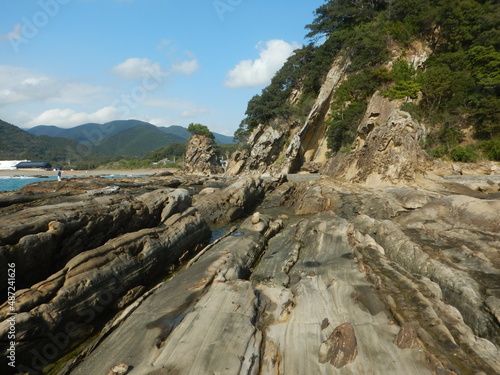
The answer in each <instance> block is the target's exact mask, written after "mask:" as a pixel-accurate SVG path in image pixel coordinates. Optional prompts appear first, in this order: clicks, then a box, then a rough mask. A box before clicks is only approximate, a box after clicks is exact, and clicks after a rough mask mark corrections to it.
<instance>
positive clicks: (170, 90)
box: [0, 0, 324, 135]
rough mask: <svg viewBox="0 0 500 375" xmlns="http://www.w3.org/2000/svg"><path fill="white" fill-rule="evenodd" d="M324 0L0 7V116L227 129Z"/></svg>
mask: <svg viewBox="0 0 500 375" xmlns="http://www.w3.org/2000/svg"><path fill="white" fill-rule="evenodd" d="M323 3H324V0H307V1H306V0H17V1H2V2H0V119H2V120H4V121H7V122H9V123H11V124H14V125H16V126H19V127H21V128H30V127H34V126H37V125H56V126H59V127H64V128H69V127H73V126H77V125H81V124H84V123H88V122H95V123H105V122H108V121H113V120H126V119H138V120H142V121H148V122H150V123H152V124H154V125H157V126H170V125H181V126H185V127H187V126H188V125H189V124H190V123H193V122H194V123H201V124H204V125H206V126H208V127H209V129H210V130H211V131H213V132H217V133H221V134H225V135H233V133H234V131H235V130H236V129H237V128H238V125H239V124H240V122H241V120H242V119H243V118H244V117H245V111H246V107H247V103H248V101H249V100H250V99H251V98H252V97H253V96H254V95H256V94H260V93H261V91H262V89H263V88H265V87H266V86H267V85H268V84H269V82H270V80H271V78H272V77H273V75H274V73H275V72H276V71H277V70H278V69H279V68H280V67H281V66H282V65H283V63H284V62H285V61H286V59H287V58H288V57H289V56H290V55H291V54H292V53H293V50H294V49H296V48H299V47H300V46H302V45H303V44H307V43H308V40H307V39H305V35H306V34H307V30H306V29H305V25H307V24H309V23H311V22H312V21H313V19H314V14H313V13H314V10H315V9H317V8H318V7H319V6H320V5H322V4H323Z"/></svg>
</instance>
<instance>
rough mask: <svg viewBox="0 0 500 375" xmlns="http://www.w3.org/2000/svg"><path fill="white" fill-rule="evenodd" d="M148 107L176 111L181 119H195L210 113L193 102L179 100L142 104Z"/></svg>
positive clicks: (151, 100)
mask: <svg viewBox="0 0 500 375" xmlns="http://www.w3.org/2000/svg"><path fill="white" fill-rule="evenodd" d="M144 104H145V105H148V106H150V107H160V108H163V109H168V110H173V111H176V112H177V113H178V115H179V117H181V118H196V117H199V116H202V115H206V114H210V113H212V111H211V110H210V109H208V108H205V107H201V106H199V105H197V104H196V103H194V102H191V101H188V100H179V99H149V100H146V101H145V102H144Z"/></svg>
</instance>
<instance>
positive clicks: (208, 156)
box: [184, 134, 224, 174]
mask: <svg viewBox="0 0 500 375" xmlns="http://www.w3.org/2000/svg"><path fill="white" fill-rule="evenodd" d="M214 145H215V142H214V141H213V140H212V139H210V138H209V137H207V136H204V135H199V134H193V135H192V136H191V138H190V139H189V143H188V145H187V148H186V158H185V160H184V171H185V173H202V174H217V173H222V172H224V170H223V168H222V165H221V163H220V161H219V158H218V157H217V154H216V152H215V150H214Z"/></svg>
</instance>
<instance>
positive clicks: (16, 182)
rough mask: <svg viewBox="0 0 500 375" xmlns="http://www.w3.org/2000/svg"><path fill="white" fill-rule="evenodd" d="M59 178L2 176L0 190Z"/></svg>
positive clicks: (10, 189)
mask: <svg viewBox="0 0 500 375" xmlns="http://www.w3.org/2000/svg"><path fill="white" fill-rule="evenodd" d="M71 177H72V178H73V177H82V178H85V177H88V176H85V175H74V176H71ZM99 177H105V178H110V179H112V178H121V177H147V175H127V174H120V175H102V176H99ZM55 180H57V177H56V176H50V177H42V178H40V177H30V176H0V191H12V190H18V189H21V188H22V187H24V186H26V185H28V184H31V183H33V182H40V181H55ZM63 180H64V176H63Z"/></svg>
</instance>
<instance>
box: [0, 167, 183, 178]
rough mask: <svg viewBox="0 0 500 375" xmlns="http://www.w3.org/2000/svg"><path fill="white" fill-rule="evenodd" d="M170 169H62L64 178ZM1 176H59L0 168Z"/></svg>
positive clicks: (148, 174) (139, 174)
mask: <svg viewBox="0 0 500 375" xmlns="http://www.w3.org/2000/svg"><path fill="white" fill-rule="evenodd" d="M165 171H170V172H174V171H176V169H172V168H155V169H94V170H88V171H85V170H82V171H80V170H78V171H76V170H75V171H64V170H63V171H62V177H63V178H65V177H66V178H69V177H76V176H78V177H82V176H89V177H91V176H111V175H120V176H123V175H125V176H143V175H147V176H151V175H154V174H156V173H158V172H165ZM0 176H6V177H13V176H26V177H35V176H37V177H38V176H43V177H53V176H57V171H46V170H39V169H37V170H30V169H22V170H0Z"/></svg>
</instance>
